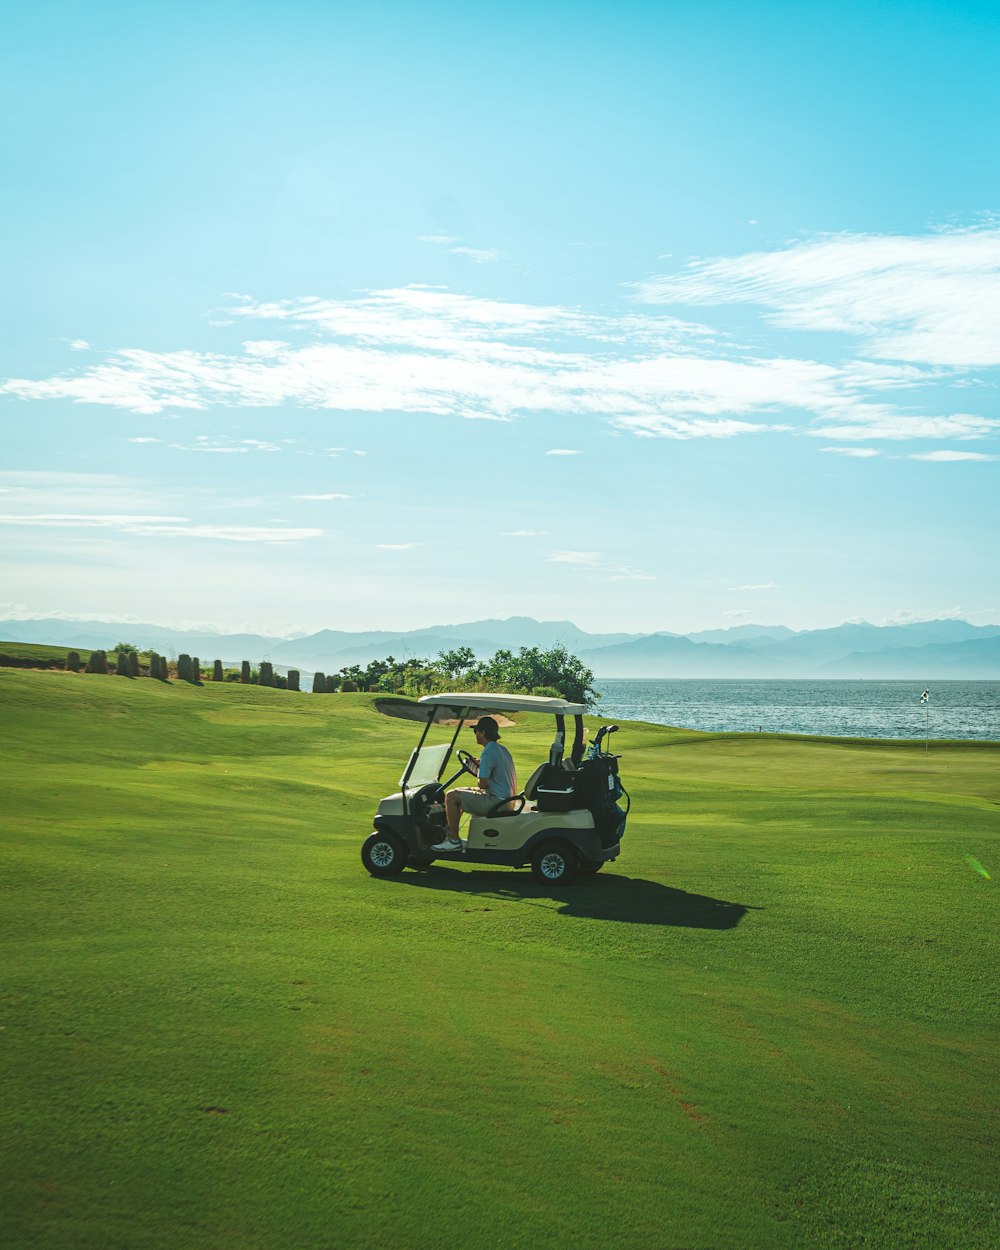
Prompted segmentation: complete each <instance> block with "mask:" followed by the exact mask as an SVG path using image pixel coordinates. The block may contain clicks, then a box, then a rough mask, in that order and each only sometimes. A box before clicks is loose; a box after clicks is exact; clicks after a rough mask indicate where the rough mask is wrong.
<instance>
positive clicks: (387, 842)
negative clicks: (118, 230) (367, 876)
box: [361, 833, 409, 877]
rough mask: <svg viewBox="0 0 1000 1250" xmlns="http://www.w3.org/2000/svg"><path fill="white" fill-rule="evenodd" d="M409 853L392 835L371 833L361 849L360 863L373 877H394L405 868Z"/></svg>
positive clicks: (401, 842) (399, 839) (402, 843)
mask: <svg viewBox="0 0 1000 1250" xmlns="http://www.w3.org/2000/svg"><path fill="white" fill-rule="evenodd" d="M408 858H409V852H408V851H407V849H406V845H405V843H404V842H403V841H402V839H401V838H397V837H396V835H395V834H394V833H373V834H371V835H370V836H369V837H367V838H365V841H364V845H363V846H362V847H361V862H362V863H363V864H364V866H365V867H366V868H367V869H368V871H369V872H370V873H371V874H372V876H373V877H394V876H395V875H396V873H398V872H402V871H403V869H404V868H405V867H406V861H407V859H408Z"/></svg>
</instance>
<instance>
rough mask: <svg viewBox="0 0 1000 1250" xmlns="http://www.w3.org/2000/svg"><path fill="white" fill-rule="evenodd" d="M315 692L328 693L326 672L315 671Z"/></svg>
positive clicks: (313, 689)
mask: <svg viewBox="0 0 1000 1250" xmlns="http://www.w3.org/2000/svg"><path fill="white" fill-rule="evenodd" d="M312 692H313V694H326V673H313V688H312Z"/></svg>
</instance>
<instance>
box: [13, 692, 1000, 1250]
mask: <svg viewBox="0 0 1000 1250" xmlns="http://www.w3.org/2000/svg"><path fill="white" fill-rule="evenodd" d="M373 702H374V698H373V697H372V696H367V695H339V696H330V697H326V698H318V697H312V696H310V695H308V694H303V695H294V694H290V693H288V692H284V691H276V690H268V689H260V688H256V687H246V686H239V685H212V684H207V685H205V686H204V687H202V688H200V689H199V688H194V687H191V686H187V685H185V684H182V683H181V684H171V685H164V684H162V683H159V682H153V681H149V680H139V681H131V682H127V681H124V680H120V679H118V678H115V677H98V676H84V675H74V674H64V673H56V672H53V673H40V672H23V671H17V670H3V671H0V750H2V753H3V756H2V758H3V761H4V765H5V767H4V781H3V791H4V793H3V810H4V813H5V816H4V821H3V842H2V853H3V865H2V870H0V872H2V878H0V879H2V887H3V897H2V916H0V923H2V925H3V928H4V947H3V949H4V975H3V982H4V984H3V1018H2V1020H0V1025H2V1031H0V1051H2V1068H0V1070H2V1074H3V1078H2V1079H3V1082H4V1093H3V1099H2V1108H3V1110H2V1115H3V1120H4V1123H3V1126H2V1133H0V1151H2V1154H3V1162H2V1168H0V1174H2V1189H0V1244H3V1245H5V1246H11V1247H14V1248H16V1250H32V1248H34V1247H46V1248H50V1247H51V1248H52V1250H57V1248H58V1250H75V1248H80V1250H84V1248H87V1250H90V1248H93V1250H154V1248H161V1247H170V1248H171V1250H174V1248H177V1250H255V1248H260V1250H328V1248H333V1247H336V1248H337V1250H344V1248H349V1247H379V1248H381V1250H393V1248H399V1250H404V1248H405V1250H424V1248H433V1250H451V1248H454V1250H479V1248H480V1247H487V1246H489V1247H493V1246H503V1247H508V1246H513V1247H531V1248H535V1247H542V1248H551V1250H557V1248H558V1250H562V1248H563V1247H567V1246H578V1247H587V1248H589V1247H594V1248H595V1250H596V1248H598V1247H600V1248H601V1250H604V1248H606V1247H623V1248H624V1247H628V1248H633V1247H634V1248H635V1250H681V1248H684V1250H740V1248H742V1247H778V1248H781V1247H795V1248H799V1247H813V1246H819V1247H825V1246H829V1247H838V1248H839V1247H844V1248H848V1247H850V1248H853V1247H868V1246H870V1247H877V1248H878V1250H895V1248H896V1247H921V1248H923V1247H928V1248H933V1250H948V1248H949V1247H954V1248H955V1250H977V1248H982V1250H986V1248H987V1247H989V1248H990V1250H993V1248H994V1247H995V1246H996V1245H997V1244H998V1242H1000V1214H998V1201H997V1193H996V1146H997V1128H996V1125H997V1107H996V1093H995V1089H996V1072H997V1060H998V1053H997V1052H998V1046H997V1000H996V990H995V987H996V983H997V974H996V969H997V964H998V959H997V954H998V952H997V945H998V942H997V932H998V928H997V894H996V881H995V876H996V873H997V870H998V868H1000V864H998V856H997V835H998V829H1000V819H998V812H1000V808H998V804H1000V769H998V764H1000V747H997V746H982V745H980V746H977V745H973V744H961V745H960V744H936V743H932V744H931V745H930V750H929V752H928V754H927V755H926V756H925V754H924V745H923V743H922V742H921V743H919V744H899V743H857V742H852V743H838V742H834V741H831V740H826V741H823V740H808V741H802V740H793V739H787V738H770V737H767V736H762V735H749V736H746V737H741V736H719V735H707V734H696V733H692V732H690V731H679V730H671V729H666V728H662V727H657V726H649V725H623V727H622V732H621V734H620V735H619V736H618V738H617V739H616V744H618V745H620V749H622V750H623V751H624V752H625V755H624V759H623V775H624V779H625V781H626V784H627V785H628V786H629V789H630V790H631V792H632V795H633V802H634V807H633V815H632V817H631V818H630V822H629V828H628V834H627V839H626V841H625V843H624V846H623V854H622V857H621V859H620V860H619V861H618V862H617V864H615V865H612V866H610V867H609V868H608V869H607V870H606V871H605V872H604V873H601V874H599V875H598V876H597V877H595V878H592V879H587V880H586V881H583V882H581V883H579V884H577V885H576V886H573V887H570V888H569V889H567V890H563V891H559V892H557V891H550V890H547V889H546V888H544V887H541V886H538V885H535V884H533V883H532V881H531V879H530V877H529V876H528V874H527V873H524V872H519V873H515V872H510V871H499V870H490V869H487V868H467V869H457V868H453V867H447V866H440V867H436V868H434V869H432V870H431V871H430V872H426V873H412V872H406V873H405V874H404V875H403V876H402V877H400V878H397V879H394V880H374V879H372V878H370V877H368V876H367V874H366V873H365V872H364V871H363V869H362V867H361V863H360V859H359V854H358V852H359V847H360V843H361V841H362V839H363V837H364V836H365V835H366V834H367V833H368V832H369V830H370V827H371V825H370V821H371V813H372V810H373V808H374V805H375V803H376V801H377V799H378V798H379V797H380V796H382V795H383V794H385V793H388V792H390V791H391V790H393V789H394V788H395V786H396V782H397V780H398V777H399V773H400V771H401V766H402V763H403V761H404V760H405V758H406V754H407V753H408V751H409V748H410V746H411V745H412V744H413V741H414V740H415V736H416V733H415V731H416V726H414V725H413V724H412V723H407V722H405V721H401V720H395V719H391V718H388V717H384V716H380V715H379V714H378V713H376V712H375V711H374V709H373V706H372V705H373ZM550 737H551V725H550V724H549V723H547V721H546V720H545V719H544V718H537V719H536V718H531V719H530V721H529V720H525V721H523V722H522V723H520V724H519V725H518V726H517V727H516V728H514V729H511V730H509V731H507V732H506V733H505V735H504V740H505V742H506V743H507V744H508V745H509V746H510V747H511V749H512V750H513V752H514V756H515V759H516V761H517V763H518V765H519V767H520V771H521V773H522V775H523V776H527V774H528V772H529V771H530V769H531V767H532V765H533V764H534V763H535V762H537V760H538V759H540V758H542V757H543V756H544V754H545V753H546V752H547V749H548V742H549V740H550ZM966 857H972V859H973V860H974V861H975V862H977V863H979V864H980V865H982V866H983V867H984V868H985V870H987V871H989V872H990V873H991V874H992V875H991V877H990V878H986V877H984V876H982V875H981V874H980V873H979V872H977V871H974V870H973V868H972V867H971V866H970V863H969V861H968V860H967V859H966Z"/></svg>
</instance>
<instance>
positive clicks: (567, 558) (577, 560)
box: [549, 551, 601, 566]
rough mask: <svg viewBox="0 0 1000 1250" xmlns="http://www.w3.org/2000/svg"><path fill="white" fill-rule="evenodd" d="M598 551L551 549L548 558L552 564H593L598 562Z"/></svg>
mask: <svg viewBox="0 0 1000 1250" xmlns="http://www.w3.org/2000/svg"><path fill="white" fill-rule="evenodd" d="M600 559H601V553H600V552H599V551H553V552H552V554H551V555H550V556H549V560H550V561H551V562H552V563H553V564H585V565H591V566H592V565H595V564H598V563H599V562H600Z"/></svg>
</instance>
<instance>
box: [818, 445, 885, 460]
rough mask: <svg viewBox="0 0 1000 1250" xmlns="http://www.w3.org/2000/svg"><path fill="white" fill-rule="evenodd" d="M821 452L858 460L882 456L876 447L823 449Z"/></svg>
mask: <svg viewBox="0 0 1000 1250" xmlns="http://www.w3.org/2000/svg"><path fill="white" fill-rule="evenodd" d="M820 451H826V452H832V453H833V454H834V455H835V456H853V457H855V459H858V460H867V459H869V458H870V457H872V456H879V455H881V454H882V453H881V452H878V451H876V450H875V449H874V447H821V448H820Z"/></svg>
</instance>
